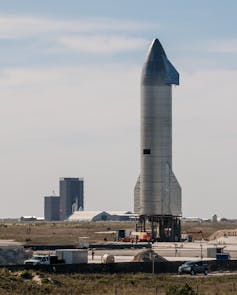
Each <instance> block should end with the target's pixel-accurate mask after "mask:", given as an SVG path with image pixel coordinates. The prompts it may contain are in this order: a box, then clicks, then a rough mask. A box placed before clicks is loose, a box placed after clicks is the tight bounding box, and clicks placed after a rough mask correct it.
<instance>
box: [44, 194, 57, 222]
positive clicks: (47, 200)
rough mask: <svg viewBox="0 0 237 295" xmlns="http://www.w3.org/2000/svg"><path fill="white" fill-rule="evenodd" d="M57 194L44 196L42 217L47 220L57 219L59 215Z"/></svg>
mask: <svg viewBox="0 0 237 295" xmlns="http://www.w3.org/2000/svg"><path fill="white" fill-rule="evenodd" d="M59 204H60V197H59V196H46V197H44V218H45V220H47V221H57V220H59V219H60V216H59Z"/></svg>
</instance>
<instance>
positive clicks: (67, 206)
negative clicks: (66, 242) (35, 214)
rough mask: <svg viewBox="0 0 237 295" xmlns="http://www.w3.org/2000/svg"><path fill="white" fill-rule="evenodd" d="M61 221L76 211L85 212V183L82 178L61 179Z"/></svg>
mask: <svg viewBox="0 0 237 295" xmlns="http://www.w3.org/2000/svg"><path fill="white" fill-rule="evenodd" d="M59 190H60V220H65V219H67V218H68V217H69V216H70V215H71V214H72V213H73V212H74V211H78V210H84V181H83V179H82V178H60V181H59Z"/></svg>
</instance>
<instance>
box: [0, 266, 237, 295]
mask: <svg viewBox="0 0 237 295" xmlns="http://www.w3.org/2000/svg"><path fill="white" fill-rule="evenodd" d="M186 284H187V285H188V286H190V290H189V292H187V290H186V292H178V290H180V289H181V288H184V286H185V285H186ZM0 294H1V295H6V294H11V295H12V294H16V295H22V294H24V295H33V294H52V295H60V294H63V295H67V294H68V295H69V294H71V295H72V294H85V295H86V294H91V295H101V294H103V295H125V294H126V295H127V294H129V295H155V294H157V295H158V294H159V295H179V294H180V295H181V294H186V295H189V294H190V295H195V294H196V295H210V294H215V295H231V294H237V275H229V276H207V277H202V276H195V277H192V276H184V277H178V276H175V275H165V276H164V275H155V276H152V275H149V274H134V275H132V274H110V275H109V274H90V275H85V274H84V275H83V274H71V275H52V274H47V273H34V272H26V271H24V272H16V273H10V272H9V271H7V270H1V271H0Z"/></svg>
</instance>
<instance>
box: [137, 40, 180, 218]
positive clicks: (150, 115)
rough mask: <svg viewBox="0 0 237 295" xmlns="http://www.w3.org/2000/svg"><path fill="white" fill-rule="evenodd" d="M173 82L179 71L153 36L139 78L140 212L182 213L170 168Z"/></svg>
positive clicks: (138, 192)
mask: <svg viewBox="0 0 237 295" xmlns="http://www.w3.org/2000/svg"><path fill="white" fill-rule="evenodd" d="M172 84H175V85H179V74H178V72H177V71H176V69H175V68H174V67H173V65H172V64H171V63H170V62H169V60H168V59H167V57H166V54H165V51H164V49H163V48H162V46H161V44H160V42H159V41H158V39H155V40H154V41H153V43H152V44H151V46H150V49H149V51H148V54H147V57H146V60H145V63H144V65H143V70H142V77H141V149H140V153H141V155H140V159H141V173H140V176H139V178H138V182H137V184H136V187H135V206H136V207H137V208H135V212H136V211H137V212H136V213H139V214H140V215H145V216H181V187H180V185H179V183H178V181H177V179H176V177H175V175H174V173H173V171H172Z"/></svg>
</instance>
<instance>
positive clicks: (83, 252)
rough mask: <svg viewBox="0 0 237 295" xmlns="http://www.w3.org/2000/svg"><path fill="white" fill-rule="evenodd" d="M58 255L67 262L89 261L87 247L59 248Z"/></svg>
mask: <svg viewBox="0 0 237 295" xmlns="http://www.w3.org/2000/svg"><path fill="white" fill-rule="evenodd" d="M56 255H57V256H58V259H63V260H64V261H65V263H67V264H77V263H88V250H87V249H58V250H56Z"/></svg>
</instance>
